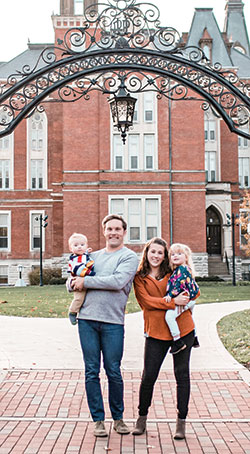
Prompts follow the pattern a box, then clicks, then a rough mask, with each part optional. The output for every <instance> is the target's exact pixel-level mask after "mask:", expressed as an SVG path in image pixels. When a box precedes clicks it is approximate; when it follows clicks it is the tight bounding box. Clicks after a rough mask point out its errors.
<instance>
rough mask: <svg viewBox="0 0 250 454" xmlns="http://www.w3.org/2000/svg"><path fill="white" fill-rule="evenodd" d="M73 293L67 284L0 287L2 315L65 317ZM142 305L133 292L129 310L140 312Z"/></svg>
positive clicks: (0, 311)
mask: <svg viewBox="0 0 250 454" xmlns="http://www.w3.org/2000/svg"><path fill="white" fill-rule="evenodd" d="M71 301H72V294H69V293H67V291H66V288H65V285H45V286H43V287H39V286H29V287H5V288H3V287H2V288H0V315H12V316H13V315H14V316H17V317H46V318H47V317H49V318H64V317H67V316H68V308H69V305H70V303H71ZM139 310H140V307H139V305H138V303H137V301H136V299H135V296H134V294H133V292H131V296H130V299H129V302H128V304H127V312H129V313H132V312H138V311H139Z"/></svg>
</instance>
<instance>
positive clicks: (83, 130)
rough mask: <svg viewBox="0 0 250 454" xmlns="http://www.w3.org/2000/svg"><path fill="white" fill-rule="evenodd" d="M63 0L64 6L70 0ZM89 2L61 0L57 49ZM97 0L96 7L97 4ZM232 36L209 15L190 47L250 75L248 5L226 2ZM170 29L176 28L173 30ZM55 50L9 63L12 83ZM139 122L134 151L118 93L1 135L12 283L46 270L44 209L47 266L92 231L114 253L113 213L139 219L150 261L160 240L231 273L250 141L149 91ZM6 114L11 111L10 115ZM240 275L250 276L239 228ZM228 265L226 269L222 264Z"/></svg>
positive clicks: (195, 25) (63, 107)
mask: <svg viewBox="0 0 250 454" xmlns="http://www.w3.org/2000/svg"><path fill="white" fill-rule="evenodd" d="M58 1H59V0H58ZM83 3H84V1H83V0H61V1H60V14H59V15H54V16H52V21H53V25H54V29H55V42H57V39H58V38H62V37H63V35H64V33H65V31H66V30H67V29H68V28H69V27H73V26H81V25H82V23H83V15H82V13H83V7H84V4H83ZM91 3H92V1H91V0H90V1H89V0H88V1H86V0H85V7H86V6H88V5H89V4H91ZM225 5H226V7H225V25H224V31H223V32H221V31H220V30H219V28H218V25H217V22H216V19H215V17H214V14H213V11H212V9H211V8H197V9H195V12H194V17H193V21H192V25H191V28H190V30H189V32H188V33H183V35H182V45H183V46H184V45H188V46H189V45H190V46H192V45H195V46H199V47H201V48H202V49H203V50H204V52H205V54H206V55H207V57H208V58H209V59H210V60H211V62H212V63H215V62H217V61H219V62H220V63H221V64H222V66H223V67H225V68H232V69H234V70H236V71H237V74H238V75H239V76H240V78H241V79H243V80H244V82H246V81H247V80H249V79H250V45H249V39H248V34H247V28H246V24H245V19H244V4H243V3H242V0H225ZM163 25H164V24H163ZM45 46H46V45H45V44H30V43H29V45H28V49H27V50H26V51H24V52H23V53H22V54H21V55H18V56H17V57H16V58H15V59H13V60H11V61H10V62H6V63H0V80H1V81H5V80H6V78H7V77H8V76H9V75H10V74H13V73H15V72H16V70H17V69H19V68H22V67H23V66H24V64H29V65H30V67H33V66H34V65H35V63H36V62H37V59H38V56H39V55H40V53H41V51H42V50H43V49H44V47H45ZM137 98H138V100H137V105H136V114H135V121H134V127H133V129H132V130H131V131H130V132H129V134H128V137H127V141H126V144H125V146H123V145H122V142H121V139H120V135H119V134H118V133H117V131H116V130H114V129H113V128H112V122H111V117H110V110H109V104H108V102H107V96H106V97H105V96H103V94H101V93H100V92H93V93H91V98H90V100H88V101H86V100H84V99H81V100H79V101H77V102H75V103H51V104H48V105H47V107H46V111H45V112H38V111H36V112H35V113H34V114H33V115H32V116H30V117H29V118H27V119H25V120H23V121H22V123H21V124H20V125H19V126H18V127H17V128H16V130H15V132H14V133H12V134H10V135H9V136H5V137H4V138H2V139H0V284H6V283H8V284H15V282H16V280H17V278H18V265H19V264H21V265H23V278H24V279H25V280H26V281H27V282H28V278H27V274H28V272H29V271H30V270H31V269H32V267H34V266H38V265H39V244H40V231H39V220H38V217H39V215H40V214H42V215H43V216H44V215H45V214H46V215H48V226H47V228H46V229H43V232H42V233H43V249H44V252H43V260H44V262H43V263H44V266H62V267H63V266H64V264H65V263H66V262H67V257H68V244H67V240H68V237H69V236H70V235H71V234H72V233H73V232H74V231H79V232H83V233H85V234H87V236H88V239H89V244H90V245H91V247H92V248H93V249H97V248H100V247H103V245H104V239H103V236H102V230H101V220H102V219H103V217H104V216H105V215H106V214H107V213H109V212H115V213H119V214H122V215H123V216H124V217H125V218H126V220H127V222H128V234H127V240H126V242H127V244H128V246H129V247H131V248H133V249H134V250H135V251H136V252H137V253H138V254H140V252H141V251H142V249H143V247H144V244H145V242H146V241H147V240H148V239H150V238H151V237H153V236H162V237H163V238H165V239H166V240H167V241H168V242H177V241H180V242H183V243H187V244H188V245H189V246H190V247H191V249H192V251H193V253H194V261H195V264H196V270H197V272H198V274H199V275H203V276H205V275H207V274H209V273H210V274H226V273H227V269H226V266H225V260H226V257H227V258H228V259H229V262H230V260H231V257H232V233H231V227H228V226H227V214H229V215H232V213H235V214H237V213H239V203H240V195H241V192H242V189H243V188H249V186H250V144H249V141H248V140H247V139H244V138H242V137H237V136H236V135H235V134H232V133H230V131H229V130H228V128H227V126H226V124H225V123H224V122H223V120H222V119H220V118H219V117H218V116H217V115H216V114H215V113H214V112H213V111H212V110H208V111H206V112H204V111H203V110H202V109H201V103H200V102H198V101H197V100H189V101H173V100H171V101H169V100H167V99H161V100H158V99H157V98H156V96H155V94H154V93H153V92H152V93H151V92H150V93H149V92H147V93H146V92H145V93H143V94H139V95H138V97H137ZM0 115H4V112H3V111H2V112H1V111H0ZM235 235H236V238H235V239H236V258H237V260H236V265H237V277H238V278H240V277H241V274H242V272H245V273H248V271H249V267H250V260H247V258H245V257H243V256H242V253H241V247H240V245H241V232H240V229H239V227H236V232H235ZM214 262H216V263H215V265H216V264H217V265H219V272H218V270H216V271H215V269H216V268H212V265H213V264H214Z"/></svg>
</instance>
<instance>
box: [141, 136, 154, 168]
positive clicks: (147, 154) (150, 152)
mask: <svg viewBox="0 0 250 454" xmlns="http://www.w3.org/2000/svg"><path fill="white" fill-rule="evenodd" d="M154 146H155V137H154V134H144V168H145V169H146V170H149V169H150V170H152V169H153V168H154V155H155V150H154Z"/></svg>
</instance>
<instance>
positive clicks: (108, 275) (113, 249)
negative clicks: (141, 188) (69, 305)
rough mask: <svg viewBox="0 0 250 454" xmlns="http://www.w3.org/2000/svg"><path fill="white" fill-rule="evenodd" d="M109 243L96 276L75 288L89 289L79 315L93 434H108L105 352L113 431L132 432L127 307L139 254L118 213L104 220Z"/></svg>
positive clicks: (98, 257)
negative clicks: (126, 394) (124, 366)
mask: <svg viewBox="0 0 250 454" xmlns="http://www.w3.org/2000/svg"><path fill="white" fill-rule="evenodd" d="M102 226H103V234H104V236H105V239H106V247H105V248H104V249H101V250H100V251H96V252H94V253H93V254H91V258H92V259H93V260H94V266H95V272H96V275H95V276H85V277H84V278H82V277H75V278H73V279H72V280H71V286H72V288H73V289H74V290H79V291H81V290H83V289H84V290H87V294H86V298H85V301H84V303H83V306H82V308H81V310H80V312H79V315H78V329H79V336H80V343H81V347H82V352H83V358H84V363H85V387H86V394H87V399H88V405H89V409H90V413H91V416H92V418H93V421H94V422H95V429H94V435H95V436H96V437H105V436H107V432H106V429H105V425H104V420H105V412H104V405H103V397H102V391H101V386H100V378H99V373H100V361H101V352H102V356H103V365H104V369H105V372H106V375H107V377H108V394H109V407H110V411H111V414H112V418H113V420H114V429H115V430H116V431H117V432H118V433H119V434H128V433H129V432H130V431H129V429H128V427H127V426H126V424H125V423H124V421H123V419H122V418H123V411H124V403H123V379H122V375H121V370H120V365H121V359H122V355H123V339H124V314H125V306H126V303H127V299H128V296H129V292H130V289H131V285H132V282H133V278H134V275H135V273H136V270H137V266H138V259H137V255H136V254H135V252H133V251H131V250H130V249H128V248H126V247H125V246H124V237H125V235H126V231H127V224H126V222H125V221H124V219H123V218H122V217H121V216H119V215H113V214H111V215H109V216H106V217H105V218H104V219H103V221H102Z"/></svg>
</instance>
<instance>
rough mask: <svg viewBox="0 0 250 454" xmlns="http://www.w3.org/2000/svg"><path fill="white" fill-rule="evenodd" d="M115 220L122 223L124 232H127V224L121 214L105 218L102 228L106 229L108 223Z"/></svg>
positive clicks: (109, 215)
mask: <svg viewBox="0 0 250 454" xmlns="http://www.w3.org/2000/svg"><path fill="white" fill-rule="evenodd" d="M113 219H117V220H118V221H121V223H122V227H123V230H124V231H125V232H126V230H127V223H126V221H125V220H124V219H123V217H122V216H120V215H119V214H108V215H107V216H105V218H104V219H103V220H102V227H103V228H104V229H105V226H106V224H107V222H109V221H112V220H113Z"/></svg>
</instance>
